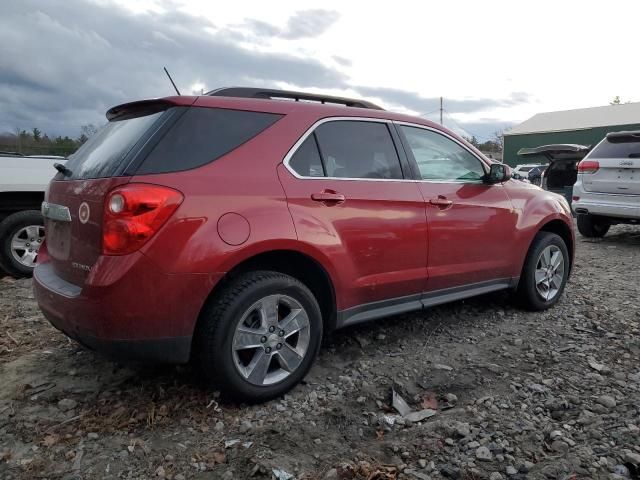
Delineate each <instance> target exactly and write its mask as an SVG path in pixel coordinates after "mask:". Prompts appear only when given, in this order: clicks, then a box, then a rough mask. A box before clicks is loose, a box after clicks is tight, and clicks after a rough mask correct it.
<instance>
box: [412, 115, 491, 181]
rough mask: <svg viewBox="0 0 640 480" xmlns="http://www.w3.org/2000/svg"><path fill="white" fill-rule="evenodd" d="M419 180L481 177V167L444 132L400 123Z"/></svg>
mask: <svg viewBox="0 0 640 480" xmlns="http://www.w3.org/2000/svg"><path fill="white" fill-rule="evenodd" d="M400 128H401V129H402V131H403V132H404V135H405V137H406V138H407V141H408V142H409V147H410V148H411V151H412V153H413V156H414V158H415V159H416V162H417V164H418V168H419V170H420V176H421V177H422V179H423V180H441V181H446V180H449V181H473V182H475V181H481V180H482V177H483V176H484V175H485V173H486V172H485V170H484V168H483V166H482V163H481V162H480V160H478V159H477V158H476V157H475V156H473V155H472V154H471V153H470V152H469V151H468V150H466V149H465V148H463V147H462V146H461V145H459V144H458V143H456V142H454V141H453V140H450V139H448V138H447V137H445V136H444V135H440V134H439V133H436V132H433V131H431V130H425V129H423V128H416V127H406V126H402V127H400Z"/></svg>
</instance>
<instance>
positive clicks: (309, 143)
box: [289, 133, 326, 177]
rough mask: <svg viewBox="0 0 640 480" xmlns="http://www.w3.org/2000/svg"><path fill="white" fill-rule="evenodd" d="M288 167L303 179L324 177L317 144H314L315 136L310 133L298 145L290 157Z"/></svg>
mask: <svg viewBox="0 0 640 480" xmlns="http://www.w3.org/2000/svg"><path fill="white" fill-rule="evenodd" d="M289 166H290V167H291V168H292V169H293V170H294V171H295V172H296V173H297V174H298V175H301V176H303V177H324V176H326V175H325V173H324V167H323V165H322V159H321V158H320V152H319V151H318V144H317V143H316V135H315V133H312V134H311V135H309V136H308V137H307V139H306V140H305V141H304V142H303V143H302V145H300V147H299V148H298V150H296V153H295V154H294V155H293V157H291V160H290V161H289Z"/></svg>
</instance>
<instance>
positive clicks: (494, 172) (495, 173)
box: [484, 163, 511, 184]
mask: <svg viewBox="0 0 640 480" xmlns="http://www.w3.org/2000/svg"><path fill="white" fill-rule="evenodd" d="M510 178H511V168H510V167H509V166H508V165H505V164H504V163H492V164H491V167H490V168H489V173H487V174H486V175H485V176H484V183H488V184H494V183H502V182H506V181H507V180H509V179H510Z"/></svg>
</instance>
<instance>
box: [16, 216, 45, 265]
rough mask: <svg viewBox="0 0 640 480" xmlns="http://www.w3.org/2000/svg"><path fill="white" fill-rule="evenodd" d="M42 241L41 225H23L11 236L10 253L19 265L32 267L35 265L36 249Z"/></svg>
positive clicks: (38, 248)
mask: <svg viewBox="0 0 640 480" xmlns="http://www.w3.org/2000/svg"><path fill="white" fill-rule="evenodd" d="M43 241H44V227H43V226H42V225H28V226H26V227H23V228H21V229H19V230H18V231H17V232H16V233H14V234H13V236H12V237H11V254H12V255H13V258H14V259H15V260H16V261H17V262H18V263H19V264H20V265H23V266H25V267H29V268H33V267H35V265H36V258H37V257H38V251H39V250H40V246H41V245H42V242H43Z"/></svg>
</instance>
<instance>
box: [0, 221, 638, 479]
mask: <svg viewBox="0 0 640 480" xmlns="http://www.w3.org/2000/svg"><path fill="white" fill-rule="evenodd" d="M639 272H640V229H633V228H630V227H623V226H619V227H613V228H612V229H611V231H610V233H609V234H608V235H607V236H606V237H605V238H604V239H603V240H598V241H587V240H585V239H583V238H581V237H578V245H577V256H576V264H575V268H574V273H573V275H572V277H571V280H570V283H569V285H568V288H567V290H566V292H565V295H564V298H563V299H562V300H561V302H560V304H559V305H558V306H557V307H555V308H553V309H552V310H550V311H547V312H544V313H529V312H524V311H521V310H519V309H517V308H516V307H514V306H513V305H512V304H511V302H510V299H509V297H508V295H507V294H506V293H499V294H493V295H487V296H483V297H479V298H476V299H472V300H467V301H464V302H456V303H453V304H449V305H445V306H441V307H437V308H433V309H430V310H428V311H425V312H420V313H415V314H409V315H402V316H398V317H392V318H389V319H385V320H382V321H378V322H374V323H370V324H366V325H363V326H360V327H357V328H351V329H347V330H344V331H339V332H336V333H334V334H332V335H331V336H330V337H329V338H327V339H326V340H325V342H324V346H323V348H322V351H321V353H320V356H319V358H318V361H317V363H316V366H315V367H314V368H313V370H312V371H311V373H310V374H309V375H308V376H307V378H306V380H305V382H304V384H302V385H300V386H298V387H297V388H296V389H295V390H294V391H293V392H291V393H290V394H289V395H286V396H285V397H284V398H282V399H280V400H276V401H272V402H270V403H268V404H264V405H257V406H243V405H223V404H220V403H219V402H218V400H219V398H218V395H217V393H216V392H211V391H207V390H205V389H203V388H202V387H201V386H200V385H199V384H198V382H197V379H196V378H195V375H194V374H193V372H192V371H191V370H190V369H189V368H187V367H155V368H150V367H143V366H131V365H129V366H125V365H120V364H117V363H115V362H114V361H111V360H108V359H104V358H102V357H101V356H99V355H98V354H95V353H93V352H90V351H86V350H84V349H83V348H81V347H79V346H78V345H77V344H75V343H74V342H73V341H70V340H68V339H67V338H65V337H64V336H63V335H62V334H60V333H59V332H58V331H57V330H55V329H54V328H53V327H51V326H50V325H49V324H48V323H47V322H46V321H45V320H44V319H43V318H42V316H41V315H40V313H39V311H38V308H37V306H36V304H35V302H34V300H33V295H32V293H31V288H30V281H29V280H20V281H15V280H12V279H9V278H7V277H5V278H2V279H0V478H3V479H12V478H20V479H32V478H52V479H53V478H87V479H89V478H90V479H93V478H105V479H106V478H127V479H138V478H168V479H175V480H180V479H185V478H197V479H205V478H206V479H213V478H221V479H225V480H231V479H253V478H255V479H270V478H275V479H277V480H288V479H291V478H295V479H351V478H354V479H370V480H388V479H396V478H399V479H402V478H405V479H418V480H420V479H422V480H424V479H440V478H453V479H456V478H459V479H484V478H486V479H491V480H498V479H507V478H509V479H523V478H531V479H536V478H552V479H580V478H607V479H609V478H612V479H613V478H638V475H639V473H638V466H639V464H640V362H639V359H640V335H639V334H640V308H639V307H638V305H639V302H640V300H639V295H638V294H639V292H640V273H639ZM392 390H393V391H395V392H396V393H397V394H398V395H399V396H401V397H402V398H403V399H404V400H405V401H406V403H407V404H408V407H409V408H410V409H411V410H412V411H413V413H412V414H409V415H408V416H401V415H400V414H399V413H398V412H397V411H396V410H395V409H394V408H393V406H392ZM405 413H406V412H405ZM421 417H422V419H420V418H421Z"/></svg>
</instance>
